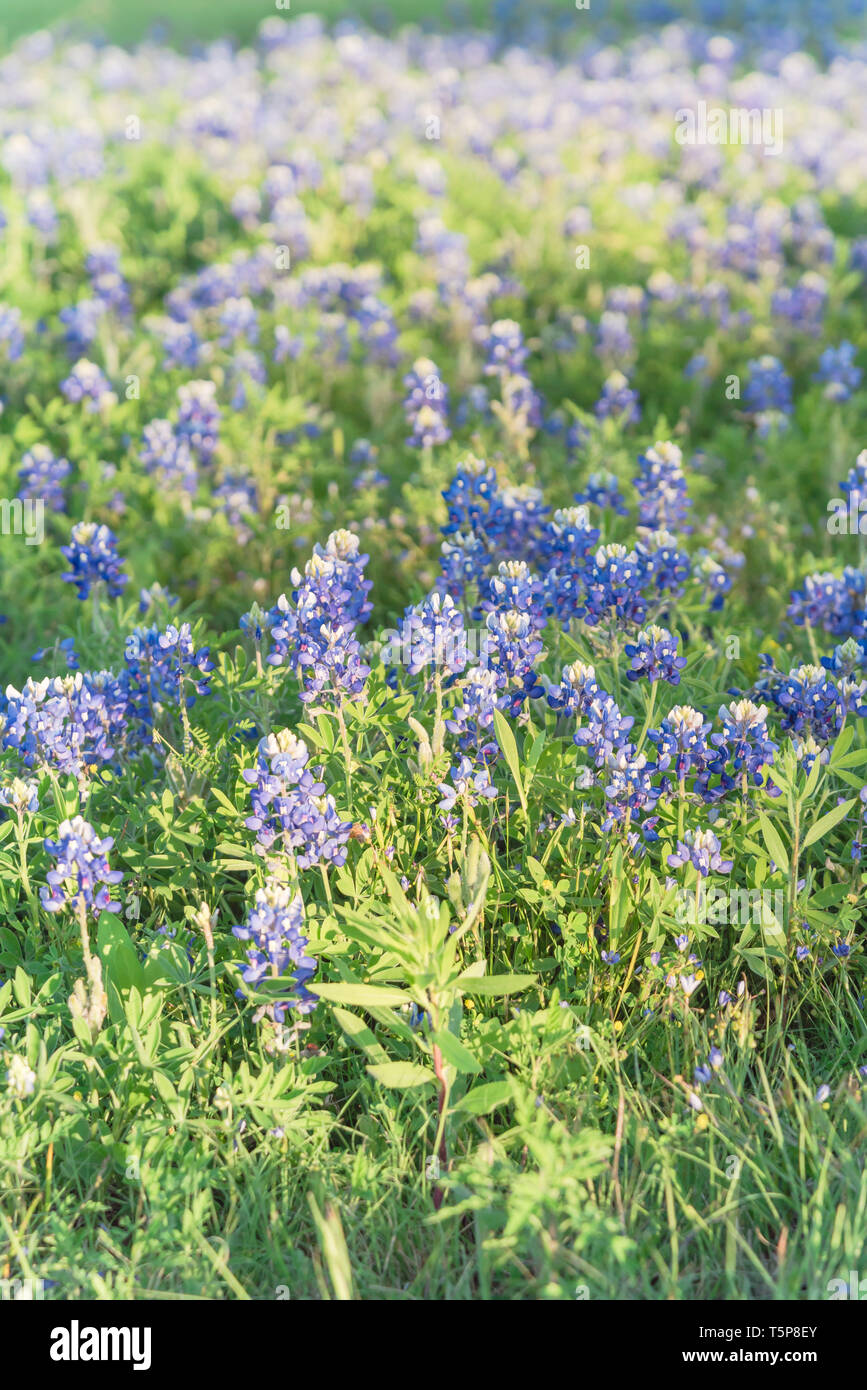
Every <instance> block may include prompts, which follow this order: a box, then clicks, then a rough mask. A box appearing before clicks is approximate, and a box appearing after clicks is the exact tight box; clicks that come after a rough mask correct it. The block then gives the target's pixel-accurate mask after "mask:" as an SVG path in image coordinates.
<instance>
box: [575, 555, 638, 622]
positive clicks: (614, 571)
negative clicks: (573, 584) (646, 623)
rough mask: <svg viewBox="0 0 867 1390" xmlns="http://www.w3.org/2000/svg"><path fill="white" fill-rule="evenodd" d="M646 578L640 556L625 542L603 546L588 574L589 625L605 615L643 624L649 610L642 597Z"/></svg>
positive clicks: (580, 612)
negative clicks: (629, 548)
mask: <svg viewBox="0 0 867 1390" xmlns="http://www.w3.org/2000/svg"><path fill="white" fill-rule="evenodd" d="M644 580H645V574H644V570H643V567H642V564H641V559H640V557H639V556H638V555H637V554H636V552H635V551H634V550H627V548H626V546H625V545H620V544H617V543H614V542H613V543H611V544H609V545H602V546H600V547H599V549H598V550H597V551H596V553H595V555H593V557H592V558H591V559H590V560H589V561H588V562H587V566H586V569H585V573H584V585H585V601H584V606H583V610H582V609H579V610H578V614H577V616H579V617H581V616H583V618H584V621H585V623H586V624H587V625H588V627H595V626H596V625H597V624H598V623H599V622H601V621H602V619H603V618H606V619H611V620H613V621H616V622H620V623H640V622H641V621H642V620H643V618H644V615H645V612H646V603H645V600H644V598H643V596H642V592H641V591H642V587H643V584H644Z"/></svg>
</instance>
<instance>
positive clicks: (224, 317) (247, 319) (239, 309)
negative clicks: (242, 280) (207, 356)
mask: <svg viewBox="0 0 867 1390" xmlns="http://www.w3.org/2000/svg"><path fill="white" fill-rule="evenodd" d="M219 323H220V327H221V328H222V330H223V331H222V333H221V335H220V338H219V343H220V346H221V347H231V346H232V344H233V343H235V342H237V340H238V339H239V338H243V339H245V341H246V342H248V343H256V342H258V341H259V316H258V314H257V312H256V307H255V305H254V304H253V301H252V299H250V297H249V295H246V294H245V295H239V296H234V295H230V296H229V298H228V299H227V300H226V301H225V302H224V304H223V307H222V309H221V310H220V314H219Z"/></svg>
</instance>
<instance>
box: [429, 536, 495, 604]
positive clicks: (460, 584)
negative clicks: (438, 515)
mask: <svg viewBox="0 0 867 1390" xmlns="http://www.w3.org/2000/svg"><path fill="white" fill-rule="evenodd" d="M488 561H489V556H488V551H487V549H486V547H485V545H484V543H483V541H482V540H481V539H480V538H479V537H478V536H476V535H474V534H473V533H472V532H469V533H468V534H465V533H464V532H462V531H454V532H452V534H451V535H450V536H448V537H447V538H446V539H445V540H444V541H443V543H442V546H441V547H440V569H441V571H442V583H443V587H444V588H445V591H446V593H447V594H449V595H450V596H451V597H452V598H453V599H455V600H456V601H457V600H460V599H462V598H463V597H464V596H465V594H466V593H467V590H468V589H471V588H473V587H477V588H481V586H482V583H483V581H484V580H485V579H486V570H487V567H488Z"/></svg>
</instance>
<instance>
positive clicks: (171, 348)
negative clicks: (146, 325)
mask: <svg viewBox="0 0 867 1390" xmlns="http://www.w3.org/2000/svg"><path fill="white" fill-rule="evenodd" d="M159 335H160V342H161V344H162V349H163V352H164V354H165V356H164V357H163V362H162V367H163V371H172V370H173V369H174V368H176V367H182V368H186V369H187V370H188V371H195V370H196V368H197V367H198V366H199V365H200V364H201V362H202V361H203V360H204V357H205V353H206V348H205V345H204V344H203V343H202V340H201V338H200V337H199V335H198V333H197V332H196V330H195V329H194V328H193V327H192V325H191V324H189V323H184V322H182V321H180V320H178V319H163V320H162V321H161V322H160V325H159Z"/></svg>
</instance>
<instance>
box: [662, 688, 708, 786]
mask: <svg viewBox="0 0 867 1390" xmlns="http://www.w3.org/2000/svg"><path fill="white" fill-rule="evenodd" d="M710 730H711V724H710V721H709V720H707V721H706V720H705V718H704V715H703V714H701V713H700V712H699V710H697V709H693V708H692V706H691V705H675V706H674V708H673V709H671V710H669V712H668V714H667V715H666V716H665V718H664V719H663V720H662V722H661V724H660V727H659V729H648V731H647V737H648V738H649V739H650V741H651V742H652V743H654V744H655V745H656V749H657V766H658V767H659V769H660V771H665V770H667V769H669V768H670V769H671V771H672V773H673V774H674V780H675V781H677V782H683V781H685V780H686V778H687V777H688V776H689V775H690V774H691V773H700V772H704V771H705V769H706V767H707V765H708V763H709V762H710V761H711V760H712V759H713V758H714V756H715V753H714V749H713V748H712V747H711V746H710V745H709V744H708V741H707V736H708V734H709V733H710ZM664 781H665V783H666V786H667V779H664Z"/></svg>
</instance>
